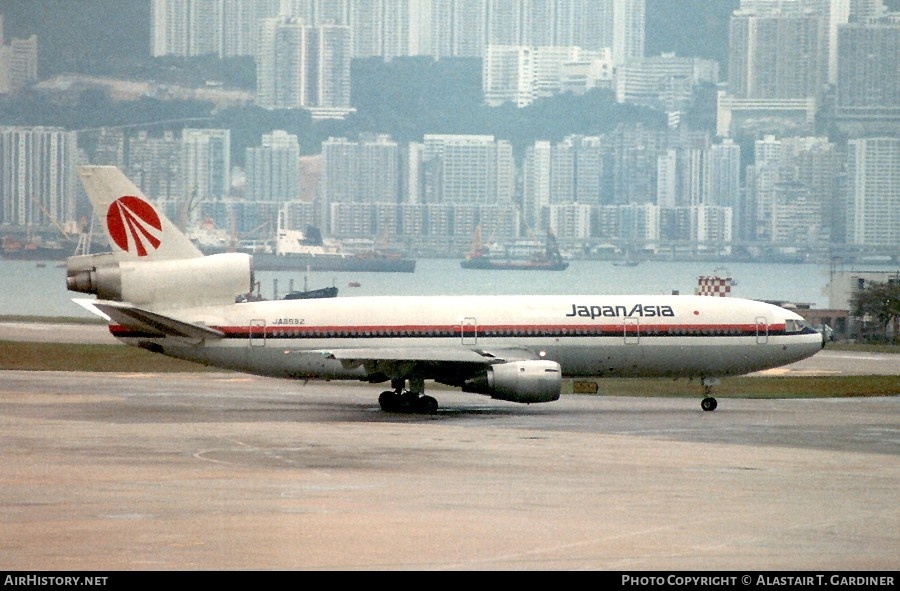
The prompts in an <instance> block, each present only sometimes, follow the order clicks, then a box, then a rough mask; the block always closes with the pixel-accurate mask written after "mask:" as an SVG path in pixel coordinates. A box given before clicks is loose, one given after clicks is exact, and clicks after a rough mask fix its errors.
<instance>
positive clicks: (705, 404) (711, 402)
mask: <svg viewBox="0 0 900 591" xmlns="http://www.w3.org/2000/svg"><path fill="white" fill-rule="evenodd" d="M718 405H719V403H718V402H716V399H715V398H713V397H712V396H707V397H706V398H704V399H703V400H702V401H701V402H700V408H702V409H703V410H705V411H713V410H716V407H717V406H718Z"/></svg>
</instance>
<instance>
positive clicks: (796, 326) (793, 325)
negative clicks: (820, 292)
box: [784, 318, 812, 333]
mask: <svg viewBox="0 0 900 591" xmlns="http://www.w3.org/2000/svg"><path fill="white" fill-rule="evenodd" d="M807 328H810V329H811V328H812V325H811V324H810V323H809V322H807V321H806V320H803V319H802V318H801V319H799V320H797V319H794V318H787V319H785V321H784V332H787V333H793V332H803V330H804V329H807Z"/></svg>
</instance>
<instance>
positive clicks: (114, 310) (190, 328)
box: [75, 300, 225, 343]
mask: <svg viewBox="0 0 900 591" xmlns="http://www.w3.org/2000/svg"><path fill="white" fill-rule="evenodd" d="M75 302H76V303H78V304H80V305H82V306H84V307H85V308H87V309H88V310H90V311H91V312H93V313H95V314H97V315H98V316H101V317H103V318H106V319H107V320H109V321H111V322H114V323H116V324H118V325H120V326H124V327H125V328H128V329H131V330H135V331H140V332H144V333H147V335H148V336H151V337H156V338H158V337H172V338H175V339H179V340H183V341H186V342H189V343H199V342H201V341H203V340H206V339H221V338H222V337H224V336H225V334H224V333H223V332H221V331H218V330H216V329H214V328H209V327H208V326H203V325H201V324H194V323H191V322H184V321H182V320H176V319H175V318H171V317H169V316H163V315H162V314H157V313H155V312H149V311H147V310H142V309H140V308H136V307H134V306H132V305H130V304H126V303H122V302H110V301H105V300H75Z"/></svg>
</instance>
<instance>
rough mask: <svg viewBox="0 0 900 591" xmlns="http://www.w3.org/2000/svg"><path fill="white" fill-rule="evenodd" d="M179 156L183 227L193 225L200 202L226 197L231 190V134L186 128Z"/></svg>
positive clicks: (225, 130) (219, 130)
mask: <svg viewBox="0 0 900 591" xmlns="http://www.w3.org/2000/svg"><path fill="white" fill-rule="evenodd" d="M181 153H182V158H181V172H182V175H183V177H182V178H183V179H184V191H185V193H186V195H185V198H186V199H185V202H184V205H183V209H182V210H181V211H180V212H179V218H180V219H179V221H180V222H181V223H182V224H185V225H186V224H187V223H189V222H191V221H195V220H193V217H194V214H195V211H196V207H197V205H198V204H199V203H200V201H202V200H204V199H217V198H219V199H220V198H222V197H226V196H227V195H228V193H229V191H230V189H231V131H230V130H228V129H188V128H185V129H184V130H182V132H181Z"/></svg>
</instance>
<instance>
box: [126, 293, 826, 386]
mask: <svg viewBox="0 0 900 591" xmlns="http://www.w3.org/2000/svg"><path fill="white" fill-rule="evenodd" d="M161 312H165V313H167V314H169V315H170V316H173V317H176V318H178V319H180V320H183V321H186V322H192V323H196V324H204V325H206V326H209V327H211V328H214V329H216V330H219V331H221V332H222V333H224V334H225V337H224V338H221V339H212V340H207V341H205V342H204V343H200V344H185V343H181V342H179V341H177V340H176V339H172V338H160V337H153V336H148V335H142V334H140V333H135V332H132V331H129V330H127V329H125V328H124V327H117V326H112V327H111V329H110V330H111V332H112V333H113V334H114V335H116V336H117V337H119V338H120V339H122V340H123V341H125V342H128V343H130V344H140V345H142V346H147V345H148V344H153V345H157V346H158V347H159V348H160V349H161V351H162V352H163V353H164V354H166V355H170V356H173V357H178V358H182V359H187V360H191V361H196V362H199V363H204V364H207V365H212V366H216V367H223V368H229V369H236V370H240V371H245V372H250V373H256V374H260V375H268V376H278V377H289V378H303V379H371V377H370V376H371V368H370V369H369V370H367V369H366V368H365V367H364V366H362V365H360V364H351V363H346V362H342V361H341V360H340V359H336V358H334V357H333V356H331V355H329V352H334V351H340V350H344V349H363V348H364V349H365V350H367V351H371V352H374V353H373V354H374V355H376V356H377V355H378V352H379V351H384V352H386V353H385V356H386V357H387V358H388V359H393V358H392V357H391V356H390V353H389V352H391V351H402V352H412V353H413V356H414V358H415V360H416V361H418V362H419V363H420V367H421V366H422V363H423V362H424V363H425V365H426V366H427V362H428V361H429V360H430V359H431V358H432V357H433V359H434V362H435V363H436V364H439V363H442V362H444V361H447V359H452V358H453V355H454V353H453V352H455V351H477V352H479V353H482V354H484V355H488V356H489V355H493V354H494V352H495V351H500V352H502V353H504V354H505V353H508V352H510V351H521V352H522V355H523V358H530V359H545V360H550V361H556V362H558V363H559V365H560V367H561V369H562V374H563V376H564V377H587V376H590V377H606V376H621V377H626V376H627V377H634V376H647V377H652V376H659V377H663V376H667V377H700V378H702V377H715V376H727V375H736V374H744V373H749V372H753V371H758V370H761V369H766V368H770V367H777V366H781V365H785V364H788V363H792V362H794V361H798V360H801V359H804V358H806V357H809V356H811V355H813V354H814V353H815V352H817V351H818V350H820V349H821V347H822V337H821V335H820V334H819V333H817V332H815V331H813V330H812V329H810V328H809V327H808V326H807V325H805V323H803V321H802V318H801V317H800V316H799V315H797V314H795V313H793V312H791V311H789V310H786V309H784V308H780V307H778V306H774V305H771V304H767V303H763V302H757V301H751V300H740V299H736V298H728V297H723V298H720V297H702V296H654V295H649V296H591V295H578V296H429V297H414V296H403V297H343V298H328V299H319V300H291V301H284V300H278V301H263V302H247V303H240V304H234V305H227V306H209V307H202V308H193V309H179V310H173V311H165V310H162V311H161ZM160 349H157V350H160ZM399 357H402V355H399V354H398V355H397V358H399ZM407 357H409V355H407ZM425 377H426V378H428V377H430V376H428V375H426V376H425Z"/></svg>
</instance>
